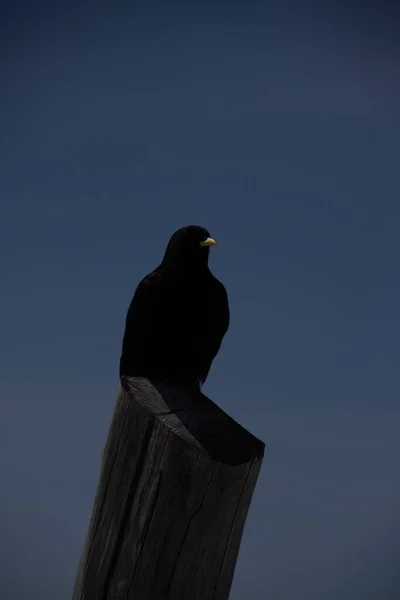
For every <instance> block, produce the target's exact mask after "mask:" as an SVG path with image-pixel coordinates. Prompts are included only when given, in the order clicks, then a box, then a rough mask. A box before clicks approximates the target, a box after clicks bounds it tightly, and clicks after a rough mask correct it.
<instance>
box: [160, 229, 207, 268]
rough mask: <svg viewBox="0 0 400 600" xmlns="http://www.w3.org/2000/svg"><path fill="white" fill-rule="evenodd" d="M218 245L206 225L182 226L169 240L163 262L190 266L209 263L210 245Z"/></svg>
mask: <svg viewBox="0 0 400 600" xmlns="http://www.w3.org/2000/svg"><path fill="white" fill-rule="evenodd" d="M216 245H217V242H216V241H215V240H213V239H212V238H211V237H210V234H209V232H208V231H207V229H204V227H199V226H198V225H189V226H188V227H182V228H181V229H178V231H176V232H175V233H174V234H173V236H172V237H171V239H170V240H169V242H168V246H167V249H166V251H165V255H164V261H163V262H164V263H165V262H168V263H169V264H172V263H173V264H175V265H177V266H178V265H179V266H187V267H189V268H190V267H191V266H193V267H196V265H200V264H203V265H207V263H208V254H209V251H210V247H211V246H216Z"/></svg>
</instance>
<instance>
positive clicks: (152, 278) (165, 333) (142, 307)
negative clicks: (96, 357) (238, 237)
mask: <svg viewBox="0 0 400 600" xmlns="http://www.w3.org/2000/svg"><path fill="white" fill-rule="evenodd" d="M216 245H217V243H216V242H215V241H214V240H213V239H212V238H211V237H210V234H209V232H208V231H207V230H206V229H204V228H203V227H198V226H196V225H191V226H189V227H183V228H182V229H179V230H178V231H176V232H175V233H174V235H173V236H172V237H171V239H170V241H169V243H168V246H167V249H166V251H165V255H164V258H163V260H162V262H161V264H160V265H159V266H158V267H157V268H156V269H155V270H154V271H153V272H152V273H150V274H149V275H147V276H146V277H145V278H144V279H142V281H141V282H140V283H139V285H138V287H137V289H136V291H135V294H134V296H133V299H132V302H131V304H130V307H129V310H128V314H127V317H126V324H125V334H124V338H123V343H122V355H121V360H120V377H122V376H124V375H125V376H132V377H133V376H136V377H148V378H153V379H156V380H167V381H171V382H177V383H193V382H197V383H198V384H200V385H201V384H203V383H204V382H205V380H206V379H207V375H208V373H209V370H210V367H211V363H212V361H213V359H214V358H215V356H216V354H217V352H218V350H219V348H220V346H221V342H222V339H223V337H224V335H225V333H226V332H227V330H228V326H229V305H228V296H227V293H226V290H225V287H224V286H223V284H222V283H221V282H220V281H218V279H216V278H215V277H214V276H213V274H212V273H211V271H210V270H209V268H208V255H209V250H210V246H216Z"/></svg>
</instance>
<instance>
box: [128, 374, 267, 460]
mask: <svg viewBox="0 0 400 600" xmlns="http://www.w3.org/2000/svg"><path fill="white" fill-rule="evenodd" d="M121 386H122V388H123V390H124V391H125V393H127V394H128V395H129V396H130V398H131V399H132V401H135V402H137V403H138V404H139V405H141V406H142V407H143V409H145V410H146V411H148V412H149V413H150V414H152V415H153V416H154V418H156V419H159V420H160V421H161V422H162V423H163V424H164V425H165V426H166V427H168V428H169V429H171V430H172V431H173V432H174V434H175V435H177V436H178V437H180V438H181V439H183V440H185V441H186V442H187V443H188V444H189V445H191V446H193V447H195V448H197V449H198V450H199V451H200V452H202V453H204V454H206V455H208V456H209V457H210V458H211V459H212V460H215V461H217V462H220V463H224V464H228V465H239V464H243V463H247V462H249V461H251V460H252V459H254V458H262V456H263V454H264V448H265V444H264V443H263V442H262V441H261V440H259V439H258V438H256V437H255V436H254V435H252V434H251V433H249V432H248V431H247V430H246V429H244V427H242V426H241V425H239V424H238V423H237V422H236V421H235V420H234V419H232V417H230V416H229V415H227V414H226V413H225V412H224V411H223V410H222V409H221V408H219V407H218V406H217V405H216V404H215V403H214V402H213V401H212V400H210V398H207V396H205V395H204V394H202V393H201V391H200V389H199V388H197V387H196V386H182V385H172V384H170V383H166V382H159V381H157V382H156V381H152V380H149V379H145V378H142V377H122V378H121Z"/></svg>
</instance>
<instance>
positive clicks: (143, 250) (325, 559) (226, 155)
mask: <svg viewBox="0 0 400 600" xmlns="http://www.w3.org/2000/svg"><path fill="white" fill-rule="evenodd" d="M399 18H400V10H399V9H398V8H397V9H396V8H395V7H394V6H392V3H389V2H378V1H377V2H369V1H367V2H363V3H356V2H344V0H343V1H337V2H335V3H333V2H332V3H331V2H320V3H314V4H312V3H310V2H307V1H304V2H302V3H300V2H293V1H292V2H288V1H286V0H280V1H279V2H277V1H276V2H251V1H247V2H244V1H243V2H238V1H232V2H229V3H228V2H225V3H223V2H217V1H216V2H213V3H211V2H210V3H207V2H201V3H200V2H198V3H197V2H193V3H189V2H181V3H179V2H168V3H166V2H162V3H161V2H154V1H153V2H152V1H150V0H149V1H147V2H146V3H144V2H140V1H138V2H135V3H118V2H116V3H115V4H112V3H109V2H107V3H106V2H103V1H99V2H81V3H79V4H78V3H76V2H72V3H68V4H66V3H59V2H51V3H50V2H49V3H47V4H46V3H43V2H36V3H23V2H18V1H17V2H7V1H6V2H4V3H2V8H1V14H0V23H1V25H0V88H1V94H0V250H1V255H2V260H1V282H2V286H1V296H0V297H1V300H0V303H1V311H0V332H1V335H0V379H1V414H0V440H1V441H0V449H1V452H0V477H1V482H2V483H1V488H0V596H1V598H4V599H7V600H8V599H10V600H11V599H12V600H55V599H57V600H68V599H69V598H70V597H71V590H72V586H73V582H74V578H75V574H76V570H77V565H78V561H79V557H80V554H81V551H82V547H83V541H84V537H85V535H86V529H87V525H88V521H89V517H90V514H91V509H92V502H93V497H94V492H95V488H96V485H97V478H98V474H99V466H100V453H101V450H102V448H103V445H104V442H105V438H106V435H107V431H108V426H109V423H110V417H111V413H112V409H113V406H114V402H115V397H116V392H117V385H118V362H119V355H120V347H121V340H122V335H123V328H124V320H125V314H126V310H127V308H128V305H129V302H130V300H131V296H132V293H133V291H134V289H135V287H136V285H137V283H138V282H139V280H140V279H141V278H142V277H143V276H144V275H145V274H146V273H148V272H149V271H151V270H152V269H153V268H154V267H155V266H157V264H158V263H159V261H160V260H161V258H162V255H163V252H164V248H165V246H166V243H167V241H168V239H169V237H170V235H171V234H172V233H173V232H174V231H175V230H176V229H177V228H178V227H180V226H182V225H187V224H199V225H203V226H205V227H207V228H208V229H209V230H210V232H211V234H212V235H213V237H215V238H216V239H217V240H218V241H219V244H220V245H219V247H218V248H216V249H212V252H211V259H210V266H211V268H212V270H213V272H214V273H215V274H216V276H217V277H218V278H220V279H221V280H222V281H223V282H224V284H225V285H226V287H227V290H228V293H229V298H230V305H231V315H232V322H231V327H230V330H229V332H228V334H227V336H226V338H225V340H224V343H223V347H222V349H221V351H220V354H219V356H218V357H217V359H216V360H215V362H214V365H213V369H212V372H211V375H210V377H209V380H208V381H207V383H206V385H205V392H206V393H207V394H208V395H209V396H210V397H211V398H213V399H214V400H215V401H216V402H217V403H218V404H219V405H220V406H221V407H222V408H223V409H224V410H226V411H227V412H228V413H229V414H230V415H231V416H233V417H234V418H235V419H237V420H238V421H239V422H240V423H241V424H242V425H244V426H245V427H246V428H248V429H249V430H250V431H251V432H253V433H254V434H255V435H257V436H258V437H260V438H261V439H262V440H263V441H264V442H265V443H266V454H265V459H264V463H263V468H262V471H261V475H260V478H259V481H258V484H257V488H256V491H255V495H254V498H253V502H252V505H251V509H250V512H249V516H248V520H247V524H246V529H245V533H244V536H243V542H242V546H241V552H240V556H239V559H238V563H237V569H236V573H235V578H234V582H233V587H232V592H231V598H230V600H243V599H244V598H254V599H257V600H264V599H268V600H294V599H295V600H310V599H314V598H315V599H317V600H337V599H338V598H340V599H341V600H372V599H382V598H384V599H385V600H392V599H393V600H394V599H397V598H398V597H399V592H400V575H399V569H398V566H399V563H400V550H399V542H398V539H399V533H400V513H399V502H400V477H399V466H398V465H399V452H400V437H399V429H400V405H399V387H400V386H399V340H400V283H399V272H398V269H399V261H400V243H399V219H400V204H399V192H400V171H399V159H400V147H399V146H400V77H399V59H400V48H399V46H400V42H399V41H398V23H399V20H398V19H399Z"/></svg>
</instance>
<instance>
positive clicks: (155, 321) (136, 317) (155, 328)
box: [120, 272, 165, 370]
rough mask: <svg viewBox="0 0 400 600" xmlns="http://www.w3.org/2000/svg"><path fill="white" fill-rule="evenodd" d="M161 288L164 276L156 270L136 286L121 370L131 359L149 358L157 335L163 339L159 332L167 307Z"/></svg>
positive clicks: (127, 319) (128, 320) (125, 335)
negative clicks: (160, 275) (161, 276)
mask: <svg viewBox="0 0 400 600" xmlns="http://www.w3.org/2000/svg"><path fill="white" fill-rule="evenodd" d="M161 288H162V281H161V278H160V277H159V275H158V274H157V273H154V272H153V273H150V275H147V276H146V277H144V279H142V281H141V282H140V283H139V285H138V287H137V288H136V291H135V293H134V295H133V298H132V301H131V303H130V306H129V309H128V313H127V315H126V322H125V332H124V337H123V342H122V356H121V364H120V370H121V369H124V368H125V366H126V364H127V363H128V362H136V361H138V360H140V361H142V360H147V359H148V357H149V356H151V353H154V351H155V348H154V340H155V338H157V339H162V336H160V335H159V334H160V327H161V325H162V323H163V321H164V322H165V315H164V312H165V307H164V304H163V294H162V290H161Z"/></svg>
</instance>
